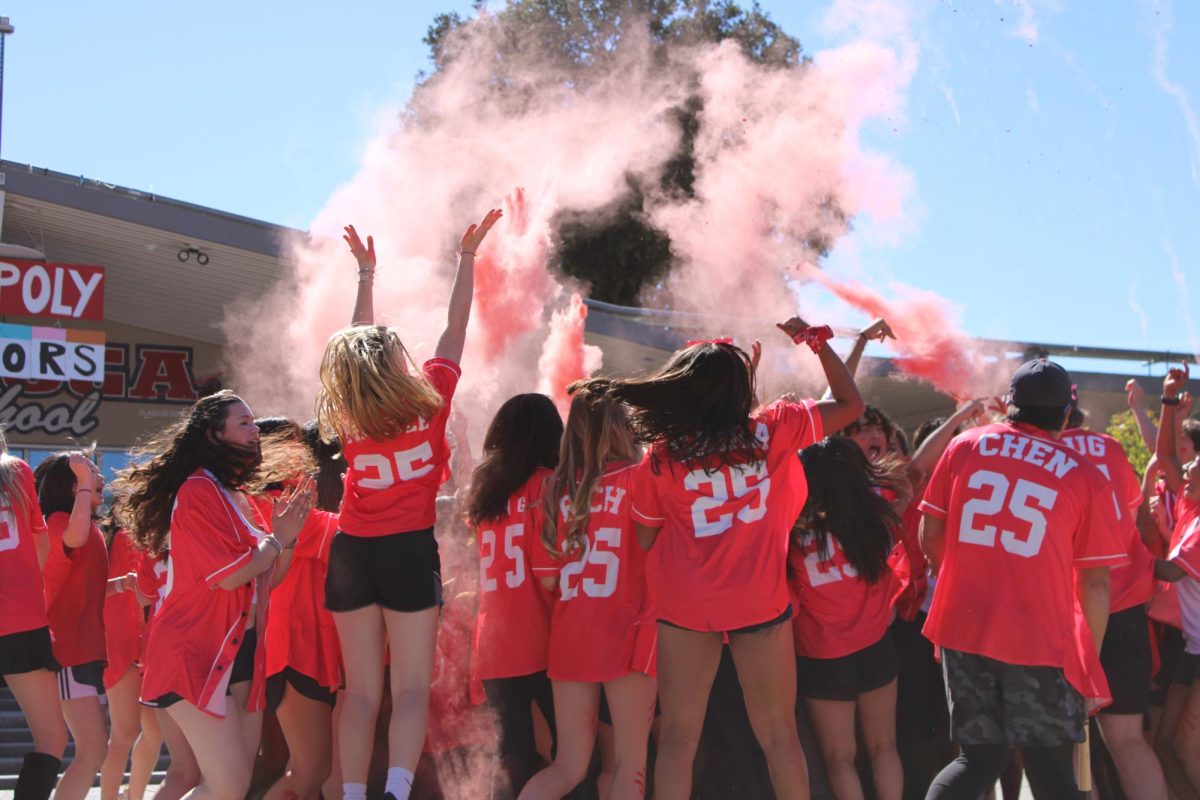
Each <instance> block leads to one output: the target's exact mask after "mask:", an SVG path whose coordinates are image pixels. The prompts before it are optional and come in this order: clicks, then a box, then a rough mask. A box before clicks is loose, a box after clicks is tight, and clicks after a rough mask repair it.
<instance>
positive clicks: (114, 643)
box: [104, 531, 145, 688]
mask: <svg viewBox="0 0 1200 800" xmlns="http://www.w3.org/2000/svg"><path fill="white" fill-rule="evenodd" d="M137 562H138V554H137V551H136V550H134V549H133V537H131V536H130V535H129V534H128V533H127V532H126V531H117V532H116V534H115V535H114V536H113V540H112V547H111V549H110V550H109V551H108V577H109V579H110V580H111V579H112V578H120V577H122V576H124V575H128V574H129V573H130V572H136V571H137ZM144 621H145V614H144V613H143V611H142V604H141V603H139V602H138V599H137V593H136V592H134V591H133V590H129V591H125V592H117V593H115V594H110V595H108V596H107V597H105V598H104V641H105V651H106V652H107V653H108V666H107V667H105V669H104V686H105V687H106V688H111V687H112V686H114V685H116V683H117V681H119V680H121V678H123V677H124V676H125V673H126V672H128V671H129V668H130V667H132V666H133V665H134V664H136V663H137V662H138V660H139V658H140V657H141V653H142V627H143V625H144Z"/></svg>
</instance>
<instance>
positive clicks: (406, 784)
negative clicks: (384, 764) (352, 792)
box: [342, 767, 413, 800]
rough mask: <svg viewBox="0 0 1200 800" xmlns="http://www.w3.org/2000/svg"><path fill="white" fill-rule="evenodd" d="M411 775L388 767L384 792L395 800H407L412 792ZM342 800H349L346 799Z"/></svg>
mask: <svg viewBox="0 0 1200 800" xmlns="http://www.w3.org/2000/svg"><path fill="white" fill-rule="evenodd" d="M412 782H413V774H412V772H411V771H410V770H407V769H405V768H404V767H388V776H387V785H386V786H385V787H384V789H383V790H384V791H385V792H389V793H390V794H391V795H392V797H395V798H396V800H408V795H409V793H410V792H412ZM342 800H350V798H348V797H344V798H342Z"/></svg>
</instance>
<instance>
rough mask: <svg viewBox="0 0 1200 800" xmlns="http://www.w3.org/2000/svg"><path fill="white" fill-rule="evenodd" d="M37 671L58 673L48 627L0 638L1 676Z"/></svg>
mask: <svg viewBox="0 0 1200 800" xmlns="http://www.w3.org/2000/svg"><path fill="white" fill-rule="evenodd" d="M35 669H48V670H50V671H51V672H58V671H59V670H60V669H62V667H61V666H60V665H59V663H58V661H56V660H55V658H54V646H53V645H52V644H51V641H50V629H49V628H48V627H41V628H34V629H33V630H31V631H18V632H17V633H10V634H8V635H7V636H0V675H19V674H21V673H22V672H33V671H34V670H35Z"/></svg>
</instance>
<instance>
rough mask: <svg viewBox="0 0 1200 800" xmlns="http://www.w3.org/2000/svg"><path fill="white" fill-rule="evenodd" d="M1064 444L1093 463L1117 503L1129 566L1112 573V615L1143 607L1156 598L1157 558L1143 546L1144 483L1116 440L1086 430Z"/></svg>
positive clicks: (1074, 432) (1075, 432)
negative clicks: (1140, 529) (1141, 509)
mask: <svg viewBox="0 0 1200 800" xmlns="http://www.w3.org/2000/svg"><path fill="white" fill-rule="evenodd" d="M1060 441H1062V443H1063V444H1065V445H1066V446H1067V447H1070V448H1071V449H1072V450H1074V451H1075V452H1076V453H1079V454H1080V455H1081V456H1083V457H1084V458H1086V459H1087V460H1088V461H1090V462H1091V463H1092V464H1093V465H1095V467H1096V469H1098V470H1100V472H1101V474H1103V475H1104V477H1105V478H1107V479H1108V480H1109V483H1110V485H1111V486H1112V490H1113V493H1114V495H1115V497H1116V501H1117V519H1118V521H1119V522H1120V524H1121V529H1122V530H1123V531H1124V536H1125V541H1126V542H1127V543H1128V544H1127V545H1126V547H1125V551H1126V553H1127V555H1128V556H1129V563H1128V564H1124V565H1122V566H1119V567H1113V568H1112V569H1111V570H1110V572H1109V576H1110V577H1109V580H1110V584H1111V585H1110V588H1109V592H1110V594H1111V597H1112V600H1111V603H1110V605H1111V607H1112V613H1114V614H1116V613H1117V612H1118V611H1124V610H1126V609H1128V608H1133V607H1134V606H1140V605H1142V604H1143V603H1145V602H1147V601H1148V600H1149V599H1150V598H1151V597H1152V596H1153V595H1154V556H1153V555H1152V554H1151V552H1150V551H1149V550H1148V549H1146V545H1145V544H1143V543H1142V535H1141V533H1139V532H1138V529H1137V511H1138V508H1139V507H1140V506H1141V505H1142V482H1141V480H1139V479H1138V475H1137V472H1136V471H1135V470H1134V469H1133V465H1132V464H1130V463H1129V458H1128V456H1126V455H1125V448H1123V447H1121V443H1120V442H1118V441H1117V440H1116V439H1114V438H1113V437H1111V436H1109V435H1108V434H1104V433H1095V432H1094V431H1086V430H1070V431H1067V432H1066V433H1064V434H1063V437H1062V439H1061V440H1060Z"/></svg>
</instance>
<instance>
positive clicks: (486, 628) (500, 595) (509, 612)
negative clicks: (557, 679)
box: [471, 467, 554, 681]
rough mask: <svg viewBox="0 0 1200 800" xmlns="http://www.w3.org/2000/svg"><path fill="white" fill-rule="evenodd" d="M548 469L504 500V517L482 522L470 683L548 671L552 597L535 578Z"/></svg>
mask: <svg viewBox="0 0 1200 800" xmlns="http://www.w3.org/2000/svg"><path fill="white" fill-rule="evenodd" d="M550 474H551V471H550V470H548V469H545V468H544V467H541V468H538V469H536V470H534V472H533V475H531V476H530V477H529V480H527V481H525V485H524V486H522V487H521V488H520V489H518V490H517V492H516V493H515V494H514V495H513V496H512V497H510V498H508V505H507V507H506V510H505V513H504V516H503V517H500V518H499V519H493V520H488V521H486V522H482V523H480V525H479V526H478V528H477V529H476V531H475V538H476V540H477V541H478V543H479V613H478V615H477V616H476V617H475V654H474V655H475V657H474V660H473V662H472V669H471V673H472V674H471V677H472V680H476V681H482V680H488V679H490V678H515V677H518V676H520V675H532V674H533V673H535V672H540V671H541V670H544V669H545V668H546V658H547V648H548V647H549V642H550V613H551V609H552V607H553V603H554V600H553V596H552V595H551V594H550V593H549V592H547V591H545V590H544V589H543V588H542V586H541V584H540V582H539V581H538V580H537V579H536V578H535V577H534V575H533V572H532V570H531V567H532V565H533V564H534V563H535V561H536V560H537V558H538V557H539V553H538V552H537V551H539V550H540V551H542V552H543V553H544V552H545V550H546V548H545V547H543V546H542V520H543V519H544V515H543V513H542V507H541V506H542V486H543V484H544V483H545V481H546V479H547V478H548V477H549V476H550Z"/></svg>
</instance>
